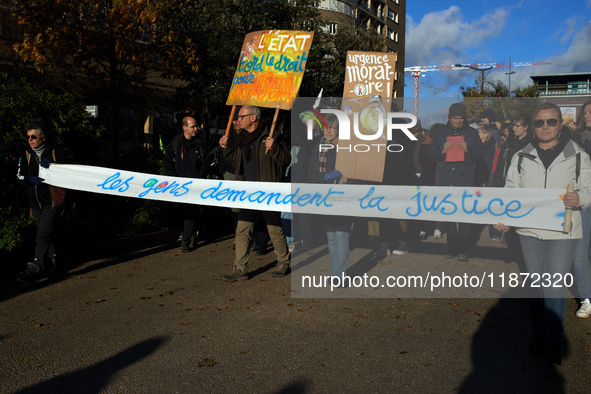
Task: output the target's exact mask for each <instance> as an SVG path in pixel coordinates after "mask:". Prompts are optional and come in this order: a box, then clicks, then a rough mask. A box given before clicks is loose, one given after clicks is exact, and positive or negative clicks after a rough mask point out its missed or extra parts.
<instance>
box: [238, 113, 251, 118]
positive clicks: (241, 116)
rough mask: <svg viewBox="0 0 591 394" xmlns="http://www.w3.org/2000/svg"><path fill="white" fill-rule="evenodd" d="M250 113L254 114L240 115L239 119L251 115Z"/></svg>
mask: <svg viewBox="0 0 591 394" xmlns="http://www.w3.org/2000/svg"><path fill="white" fill-rule="evenodd" d="M250 115H254V114H246V115H238V119H242V118H244V117H245V116H250Z"/></svg>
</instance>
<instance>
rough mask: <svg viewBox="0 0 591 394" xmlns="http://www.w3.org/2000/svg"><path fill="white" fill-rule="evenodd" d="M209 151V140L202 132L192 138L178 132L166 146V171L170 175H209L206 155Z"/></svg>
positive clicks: (198, 176) (202, 176) (199, 176)
mask: <svg viewBox="0 0 591 394" xmlns="http://www.w3.org/2000/svg"><path fill="white" fill-rule="evenodd" d="M208 152H209V149H208V146H207V140H206V139H205V136H203V134H202V133H201V132H200V133H198V134H197V136H196V137H195V138H193V139H191V140H187V139H186V138H185V135H184V134H182V133H181V134H177V135H176V136H175V137H174V138H173V139H172V141H170V143H169V144H168V147H167V148H166V154H165V155H164V171H165V172H166V175H168V176H178V177H182V178H204V177H206V176H207V166H205V165H204V162H205V157H206V155H207V153H208Z"/></svg>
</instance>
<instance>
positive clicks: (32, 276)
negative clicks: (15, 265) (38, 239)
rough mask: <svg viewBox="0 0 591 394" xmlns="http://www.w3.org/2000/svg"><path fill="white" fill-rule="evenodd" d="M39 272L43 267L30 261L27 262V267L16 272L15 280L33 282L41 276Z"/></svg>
mask: <svg viewBox="0 0 591 394" xmlns="http://www.w3.org/2000/svg"><path fill="white" fill-rule="evenodd" d="M41 272H43V269H42V268H41V266H40V265H38V264H36V263H33V262H30V263H27V269H26V270H25V271H23V272H21V273H20V274H18V277H17V278H16V280H18V281H19V282H22V283H35V282H37V281H38V280H39V279H40V278H41Z"/></svg>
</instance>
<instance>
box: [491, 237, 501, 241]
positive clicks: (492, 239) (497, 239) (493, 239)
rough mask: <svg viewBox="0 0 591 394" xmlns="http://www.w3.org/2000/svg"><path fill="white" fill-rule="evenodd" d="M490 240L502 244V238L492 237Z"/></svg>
mask: <svg viewBox="0 0 591 394" xmlns="http://www.w3.org/2000/svg"><path fill="white" fill-rule="evenodd" d="M490 240H491V241H493V242H501V238H500V237H490Z"/></svg>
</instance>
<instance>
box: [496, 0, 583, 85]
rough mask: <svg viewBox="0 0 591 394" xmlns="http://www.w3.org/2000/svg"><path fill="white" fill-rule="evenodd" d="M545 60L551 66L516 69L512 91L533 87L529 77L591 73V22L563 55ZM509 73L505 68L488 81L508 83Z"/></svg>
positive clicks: (576, 35)
mask: <svg viewBox="0 0 591 394" xmlns="http://www.w3.org/2000/svg"><path fill="white" fill-rule="evenodd" d="M590 1H591V0H590ZM549 50H550V48H549ZM544 60H545V61H548V62H550V63H551V64H550V65H544V66H531V67H523V68H515V69H514V71H515V74H514V75H511V90H514V89H515V88H516V87H518V86H519V87H524V86H527V85H531V83H532V82H533V81H532V79H531V78H530V77H529V76H530V75H539V74H563V73H579V72H580V73H588V72H591V22H589V23H587V25H586V26H584V27H583V28H582V29H581V30H580V31H579V32H578V33H576V34H575V35H574V36H573V37H572V41H571V43H570V46H569V47H568V48H567V49H566V50H565V51H564V52H563V53H561V54H558V55H555V56H550V57H548V58H547V59H544ZM507 71H508V70H507V69H504V68H503V69H498V70H494V72H491V74H490V77H489V78H488V80H496V79H500V80H501V81H503V82H505V83H507V81H508V76H507V75H504V73H505V72H507Z"/></svg>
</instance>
